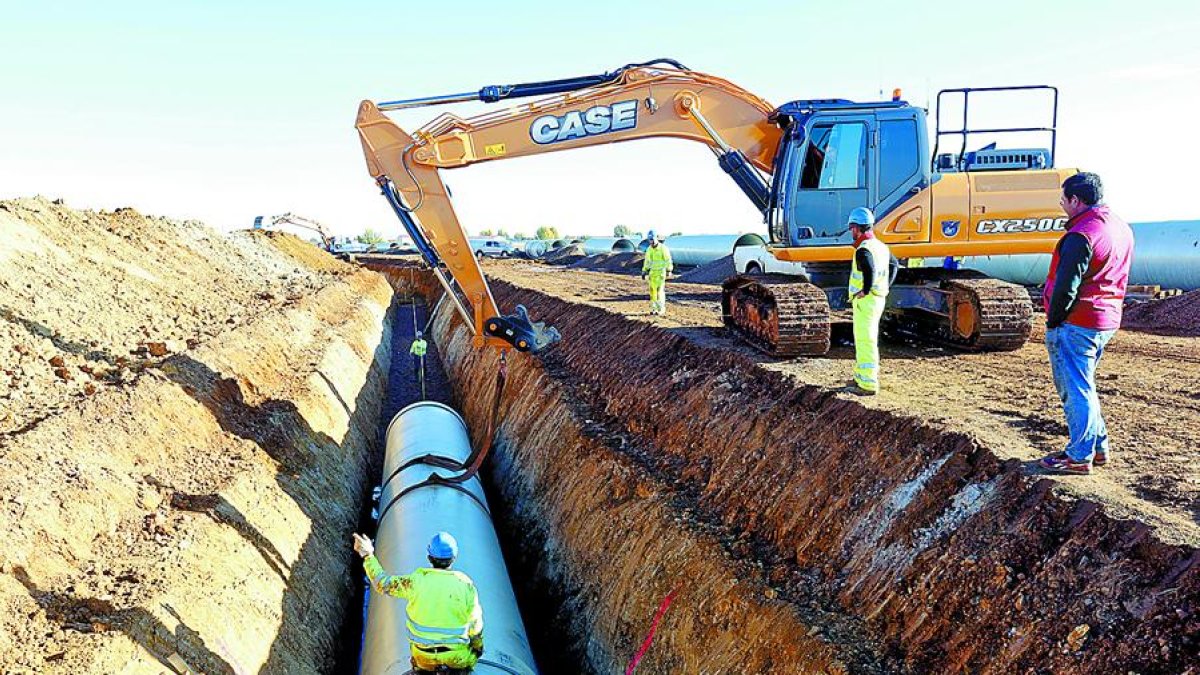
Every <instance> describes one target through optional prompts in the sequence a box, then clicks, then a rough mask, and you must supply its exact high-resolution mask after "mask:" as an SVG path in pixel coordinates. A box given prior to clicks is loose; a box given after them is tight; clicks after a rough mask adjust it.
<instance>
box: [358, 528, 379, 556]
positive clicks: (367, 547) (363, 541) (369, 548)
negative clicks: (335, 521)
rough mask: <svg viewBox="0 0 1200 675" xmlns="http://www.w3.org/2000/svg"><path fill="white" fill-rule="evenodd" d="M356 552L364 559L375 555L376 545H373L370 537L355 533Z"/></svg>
mask: <svg viewBox="0 0 1200 675" xmlns="http://www.w3.org/2000/svg"><path fill="white" fill-rule="evenodd" d="M354 552H355V553H357V554H358V555H359V556H361V557H363V558H365V557H367V556H369V555H375V545H374V544H372V543H371V538H370V537H368V536H366V535H363V534H357V533H355V535H354Z"/></svg>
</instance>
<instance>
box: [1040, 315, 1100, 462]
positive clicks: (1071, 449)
mask: <svg viewBox="0 0 1200 675" xmlns="http://www.w3.org/2000/svg"><path fill="white" fill-rule="evenodd" d="M1116 332H1117V331H1116V330H1095V329H1092V328H1083V327H1081V326H1076V325H1073V324H1069V323H1064V324H1061V325H1060V326H1058V327H1057V328H1051V329H1049V330H1047V331H1046V351H1047V352H1049V354H1050V372H1051V374H1053V376H1054V388H1055V389H1057V390H1058V397H1059V398H1060V399H1062V402H1063V412H1064V413H1065V414H1066V418H1067V429H1068V431H1069V432H1070V434H1071V440H1070V441H1068V442H1067V456H1069V457H1070V458H1071V459H1073V460H1075V461H1076V462H1087V461H1091V459H1092V458H1093V457H1095V455H1096V453H1097V452H1102V453H1104V454H1106V455H1107V454H1108V428H1107V427H1105V426H1104V418H1103V417H1102V416H1101V415H1100V396H1099V395H1098V394H1097V393H1096V365H1097V364H1099V363H1100V357H1101V355H1103V354H1104V345H1106V344H1108V341H1109V340H1111V339H1112V336H1113V335H1114V334H1115V333H1116Z"/></svg>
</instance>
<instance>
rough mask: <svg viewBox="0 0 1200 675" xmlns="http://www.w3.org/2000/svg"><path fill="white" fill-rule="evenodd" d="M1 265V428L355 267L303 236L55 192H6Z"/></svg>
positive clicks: (0, 207)
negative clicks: (104, 205) (90, 204)
mask: <svg viewBox="0 0 1200 675" xmlns="http://www.w3.org/2000/svg"><path fill="white" fill-rule="evenodd" d="M263 237H270V241H271V242H272V243H275V244H277V245H278V248H277V247H274V246H269V245H263V241H262V238H263ZM306 250H307V251H310V253H307V254H297V253H296V252H297V251H306ZM281 251H282V252H281ZM314 254H315V255H314ZM297 255H299V256H300V257H297ZM0 263H2V264H3V272H2V273H0V319H2V320H0V433H13V432H18V431H20V430H24V429H29V428H31V427H32V426H33V425H36V424H37V422H38V421H39V420H41V419H43V418H45V417H46V416H48V415H51V414H53V413H54V412H55V411H56V410H59V409H61V408H63V407H64V406H66V405H68V404H70V403H71V402H72V401H75V400H77V399H79V398H81V397H86V396H90V395H92V394H94V393H95V392H96V391H99V390H100V389H102V388H104V387H105V386H107V385H109V384H112V383H119V382H128V381H130V380H131V379H132V378H133V376H134V374H135V373H136V372H137V370H138V369H140V368H141V367H144V366H145V365H148V364H153V363H156V362H158V361H160V360H162V359H163V358H165V357H166V356H167V355H169V354H171V353H179V352H183V351H186V350H187V349H188V348H194V347H196V346H197V345H200V344H203V343H204V342H205V341H207V340H208V339H210V338H212V337H213V336H214V335H218V334H220V333H224V332H226V331H228V330H230V329H232V328H235V327H237V326H240V325H243V324H245V323H246V322H248V321H250V320H251V319H252V318H254V317H256V316H258V315H260V314H262V313H264V312H267V311H269V310H270V309H272V308H276V307H283V306H287V305H289V304H291V303H294V302H295V301H296V300H297V299H298V298H300V297H302V296H304V295H307V294H311V293H313V292H315V291H317V290H319V289H321V288H323V287H324V286H326V285H327V284H329V283H330V281H331V280H333V279H335V278H336V275H337V274H345V273H347V272H348V271H350V270H351V269H352V268H351V267H349V266H347V265H345V264H343V263H340V262H338V261H336V260H335V259H334V258H332V257H331V256H329V255H326V254H324V253H321V252H320V251H318V250H317V249H316V248H315V247H313V246H311V245H309V244H306V243H304V242H303V241H301V240H299V239H297V238H296V237H293V236H291V235H284V234H278V233H272V234H271V235H264V234H263V233H255V234H251V233H247V232H243V233H237V234H233V235H230V236H223V235H221V234H219V233H217V232H215V231H213V230H211V229H209V228H208V227H206V226H204V225H202V224H200V223H196V222H180V221H172V220H167V219H165V218H157V217H148V216H142V215H140V214H138V213H137V212H136V211H133V210H132V209H118V210H117V211H113V212H103V211H102V212H96V211H76V210H74V209H70V208H67V207H65V206H62V205H59V204H55V203H52V202H50V201H48V200H45V199H17V200H12V201H4V202H0ZM314 263H315V264H314Z"/></svg>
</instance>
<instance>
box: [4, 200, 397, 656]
mask: <svg viewBox="0 0 1200 675" xmlns="http://www.w3.org/2000/svg"><path fill="white" fill-rule="evenodd" d="M293 239H294V238H290V237H286V236H277V235H273V236H259V235H251V234H249V233H238V234H234V235H229V236H226V235H222V234H220V233H218V232H216V231H213V230H211V229H209V228H207V227H205V226H204V225H202V224H200V223H194V222H177V221H171V220H166V219H163V218H155V217H148V216H142V215H140V214H137V213H136V212H134V211H132V210H129V209H120V210H118V211H116V212H113V213H96V212H92V211H75V210H71V209H68V208H65V207H63V206H61V205H59V204H54V203H51V202H49V201H46V200H41V199H34V200H18V201H12V202H2V203H0V261H3V263H4V267H3V268H2V269H3V271H2V272H0V309H2V310H3V315H2V318H3V321H0V358H2V359H5V361H3V366H2V367H3V368H4V372H3V374H2V376H0V384H2V385H3V386H4V388H3V389H2V390H0V403H2V404H3V405H4V406H5V408H4V410H5V413H6V415H7V416H6V418H5V420H4V425H3V431H4V432H6V433H0V458H2V459H0V495H4V497H0V534H2V535H3V537H4V544H3V545H2V546H0V672H4V673H10V672H12V673H33V672H37V673H43V672H45V673H82V672H88V673H116V672H126V673H132V672H162V671H163V670H164V668H169V669H170V670H171V672H185V667H186V668H187V671H186V672H205V673H233V672H262V673H285V672H332V667H331V665H330V663H331V659H332V645H333V644H334V642H335V640H336V636H337V630H338V625H339V621H340V616H341V613H342V610H343V607H344V604H345V602H346V601H347V598H349V597H350V594H349V591H348V588H349V586H350V585H351V583H352V582H351V579H352V578H353V576H352V574H351V573H350V562H351V561H350V558H349V555H348V551H347V548H346V544H345V541H346V540H345V537H346V535H347V533H348V531H349V530H350V528H352V527H354V526H355V524H356V522H357V520H358V514H359V508H360V505H361V499H362V496H363V490H364V487H365V486H364V483H363V482H364V477H365V471H364V465H365V464H366V461H367V454H368V450H369V449H370V448H371V446H372V443H374V442H375V439H376V429H375V423H376V421H377V419H376V418H377V416H378V409H379V401H380V400H381V398H382V386H381V385H382V382H383V378H384V377H385V373H386V368H387V365H388V364H387V352H382V355H381V352H380V351H379V349H378V346H379V345H380V343H381V342H386V340H387V338H388V336H389V335H390V333H389V332H388V330H389V329H388V328H387V326H386V325H384V324H383V322H382V320H383V318H384V317H385V315H386V311H387V307H388V304H389V300H390V297H391V294H390V290H389V289H388V288H387V286H386V282H384V281H383V280H382V278H380V277H379V276H378V275H375V274H373V273H370V272H366V271H361V270H360V271H352V269H353V268H351V267H348V266H344V265H341V264H340V263H331V262H329V261H325V260H323V259H321V258H320V256H322V255H324V254H319V255H318V256H317V259H315V260H313V262H314V265H315V266H316V267H318V268H319V270H313V269H310V268H309V267H308V266H307V265H304V264H298V263H297V260H298V259H304V258H307V257H309V256H310V255H311V254H310V253H308V252H306V251H305V250H304V249H303V247H302V246H303V245H300V244H299V242H294V241H293ZM273 244H281V248H282V249H283V251H284V252H281V251H280V250H279V249H277V248H276V247H275V246H274V245H273ZM326 257H327V256H326ZM320 270H323V271H320ZM168 664H171V665H169V666H168Z"/></svg>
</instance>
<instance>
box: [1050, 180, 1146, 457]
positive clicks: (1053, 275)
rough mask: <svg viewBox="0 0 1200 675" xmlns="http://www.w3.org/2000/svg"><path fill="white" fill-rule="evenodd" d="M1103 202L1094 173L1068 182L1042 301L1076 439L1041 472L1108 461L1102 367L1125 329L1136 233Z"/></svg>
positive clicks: (1057, 379)
mask: <svg viewBox="0 0 1200 675" xmlns="http://www.w3.org/2000/svg"><path fill="white" fill-rule="evenodd" d="M1103 200H1104V186H1103V185H1102V184H1101V183H1100V177H1099V176H1097V175H1096V174H1094V173H1077V174H1075V175H1074V176H1071V177H1070V178H1068V179H1067V180H1066V181H1065V182H1064V183H1063V195H1062V201H1061V204H1062V207H1063V210H1064V211H1066V213H1067V215H1068V216H1069V219H1068V220H1067V232H1066V234H1064V235H1063V236H1062V238H1061V239H1059V240H1058V246H1056V247H1055V249H1054V257H1053V259H1051V261H1050V273H1049V276H1047V277H1046V290H1045V291H1044V292H1043V295H1042V302H1043V304H1044V305H1045V307H1046V351H1047V352H1049V354H1050V372H1051V374H1052V375H1053V377H1054V387H1055V389H1057V390H1058V396H1059V398H1061V399H1062V402H1063V411H1064V413H1065V414H1066V418H1067V429H1068V430H1069V431H1070V435H1071V437H1070V440H1069V441H1068V442H1067V447H1066V449H1065V450H1063V451H1062V452H1056V453H1054V454H1051V455H1047V456H1046V457H1044V458H1043V459H1042V461H1041V466H1042V468H1044V469H1046V470H1048V471H1054V472H1057V473H1073V474H1083V475H1087V474H1090V473H1091V472H1092V467H1093V466H1104V465H1105V464H1106V463H1107V462H1108V461H1109V459H1110V456H1109V455H1110V453H1109V443H1108V429H1107V428H1106V427H1105V426H1104V418H1103V417H1102V416H1101V415H1100V397H1099V395H1098V394H1097V393H1096V365H1097V364H1099V362H1100V356H1101V355H1102V354H1103V353H1104V346H1105V345H1106V344H1108V341H1109V340H1111V339H1112V336H1113V335H1114V334H1115V333H1116V332H1117V328H1119V327H1120V325H1121V308H1122V306H1123V305H1124V302H1125V287H1126V285H1127V284H1128V282H1129V266H1130V265H1131V264H1132V262H1133V230H1131V229H1130V228H1129V225H1126V224H1125V221H1123V220H1121V219H1120V218H1118V217H1117V216H1116V215H1115V214H1113V213H1112V212H1111V211H1110V210H1109V208H1108V206H1106V205H1105V204H1104V203H1103Z"/></svg>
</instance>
